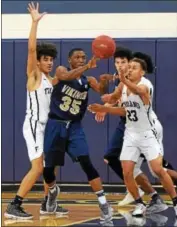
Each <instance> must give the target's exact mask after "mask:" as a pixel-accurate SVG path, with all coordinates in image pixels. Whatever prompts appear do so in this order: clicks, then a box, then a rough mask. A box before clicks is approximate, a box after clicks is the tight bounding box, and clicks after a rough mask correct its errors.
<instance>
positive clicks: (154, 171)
mask: <svg viewBox="0 0 177 227" xmlns="http://www.w3.org/2000/svg"><path fill="white" fill-rule="evenodd" d="M164 174H165V170H164V169H163V167H162V166H156V167H153V168H152V175H153V176H158V177H159V178H163V176H164Z"/></svg>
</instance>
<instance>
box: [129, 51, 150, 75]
mask: <svg viewBox="0 0 177 227" xmlns="http://www.w3.org/2000/svg"><path fill="white" fill-rule="evenodd" d="M133 57H134V58H139V59H142V60H144V61H145V62H146V65H147V73H153V72H154V64H153V62H152V58H151V56H150V55H148V54H145V53H142V52H135V53H133Z"/></svg>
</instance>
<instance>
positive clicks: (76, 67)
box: [44, 48, 112, 221]
mask: <svg viewBox="0 0 177 227" xmlns="http://www.w3.org/2000/svg"><path fill="white" fill-rule="evenodd" d="M68 62H69V68H66V67H64V66H59V67H58V68H57V70H56V77H57V78H58V81H59V82H58V84H57V85H56V86H55V87H54V89H53V92H52V96H51V104H50V112H49V119H48V122H47V125H46V129H45V139H44V154H45V158H44V160H45V168H44V179H45V182H46V183H47V184H48V186H49V194H48V200H47V210H48V211H51V212H53V211H55V209H56V206H57V202H56V198H57V195H58V187H57V185H56V178H55V174H54V167H55V166H58V165H59V166H62V165H64V155H65V152H67V153H68V155H69V156H70V157H71V158H72V159H73V161H76V162H78V163H79V164H80V166H81V168H82V170H83V171H84V173H85V174H86V176H87V178H88V182H89V184H90V185H91V187H92V189H93V191H94V192H95V194H96V195H97V197H98V202H99V207H100V209H101V212H102V217H101V219H103V221H110V220H111V219H112V209H111V208H110V206H109V205H108V203H107V200H106V197H105V195H104V190H103V187H102V183H101V179H100V176H99V174H98V172H97V170H96V169H95V167H94V166H93V164H92V162H91V160H90V155H89V150H88V145H87V141H86V137H85V133H84V131H83V127H82V119H83V117H84V114H85V111H86V110H87V103H88V91H89V88H92V89H93V90H94V91H96V92H99V93H102V92H103V90H104V87H105V84H104V83H105V82H104V81H105V80H104V76H103V77H102V78H101V82H100V83H98V82H97V80H96V79H95V78H94V77H86V76H84V75H83V73H84V72H85V71H86V70H88V69H89V68H95V67H96V59H95V62H94V61H92V62H89V64H86V54H85V52H84V51H83V49H81V48H76V49H72V50H71V51H70V52H69V55H68Z"/></svg>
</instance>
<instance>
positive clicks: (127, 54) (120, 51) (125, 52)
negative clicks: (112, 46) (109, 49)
mask: <svg viewBox="0 0 177 227" xmlns="http://www.w3.org/2000/svg"><path fill="white" fill-rule="evenodd" d="M116 58H127V60H128V61H130V60H131V59H132V51H131V50H130V49H128V48H125V47H117V48H116V51H115V53H114V60H115V59H116Z"/></svg>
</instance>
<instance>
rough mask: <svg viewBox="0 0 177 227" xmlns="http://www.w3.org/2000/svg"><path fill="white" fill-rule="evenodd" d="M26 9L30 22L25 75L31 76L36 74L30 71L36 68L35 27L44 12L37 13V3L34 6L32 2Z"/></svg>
mask: <svg viewBox="0 0 177 227" xmlns="http://www.w3.org/2000/svg"><path fill="white" fill-rule="evenodd" d="M28 11H29V13H30V14H31V18H32V24H31V30H30V35H29V39H28V61H27V75H28V76H33V75H37V73H32V72H33V71H36V69H37V53H36V35H37V27H38V22H39V21H40V19H41V18H42V17H43V16H44V15H45V14H46V13H45V12H44V13H42V14H40V13H39V3H37V5H36V6H35V5H34V3H33V2H32V3H29V4H28Z"/></svg>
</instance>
